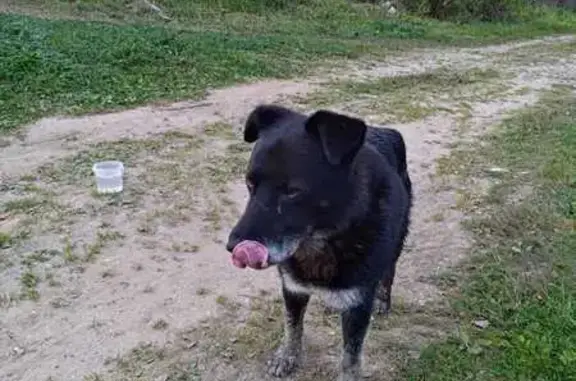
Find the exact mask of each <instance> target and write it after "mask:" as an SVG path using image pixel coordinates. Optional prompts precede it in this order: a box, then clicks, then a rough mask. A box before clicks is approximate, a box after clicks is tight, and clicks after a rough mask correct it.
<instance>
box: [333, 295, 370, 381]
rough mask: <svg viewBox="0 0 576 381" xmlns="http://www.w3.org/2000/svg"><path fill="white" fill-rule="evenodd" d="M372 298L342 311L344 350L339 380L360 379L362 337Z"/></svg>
mask: <svg viewBox="0 0 576 381" xmlns="http://www.w3.org/2000/svg"><path fill="white" fill-rule="evenodd" d="M372 307H373V300H370V301H366V302H365V303H363V304H361V305H360V306H357V307H354V308H351V309H349V310H347V311H344V312H343V313H342V316H341V318H342V336H343V341H344V348H343V349H344V351H343V355H342V363H341V369H340V379H339V381H360V379H361V378H362V377H361V367H362V366H361V365H362V364H361V360H362V349H363V346H364V338H365V337H366V333H367V332H368V327H369V325H370V316H371V314H372Z"/></svg>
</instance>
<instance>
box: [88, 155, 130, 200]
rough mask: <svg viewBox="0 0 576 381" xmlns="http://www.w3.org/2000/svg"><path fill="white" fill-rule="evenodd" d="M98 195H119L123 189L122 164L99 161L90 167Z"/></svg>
mask: <svg viewBox="0 0 576 381" xmlns="http://www.w3.org/2000/svg"><path fill="white" fill-rule="evenodd" d="M92 169H93V171H94V175H95V176H96V189H97V191H98V193H119V192H122V190H123V189H124V164H122V162H120V161H101V162H99V163H95V164H94V166H93V167H92Z"/></svg>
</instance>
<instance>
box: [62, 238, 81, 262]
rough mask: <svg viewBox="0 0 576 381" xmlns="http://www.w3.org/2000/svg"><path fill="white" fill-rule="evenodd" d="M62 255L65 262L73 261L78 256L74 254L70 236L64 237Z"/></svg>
mask: <svg viewBox="0 0 576 381" xmlns="http://www.w3.org/2000/svg"><path fill="white" fill-rule="evenodd" d="M62 255H63V257H64V261H65V262H66V263H73V262H76V261H77V260H78V256H77V255H76V254H74V248H73V246H72V241H71V239H70V237H66V240H65V242H64V251H63V254H62Z"/></svg>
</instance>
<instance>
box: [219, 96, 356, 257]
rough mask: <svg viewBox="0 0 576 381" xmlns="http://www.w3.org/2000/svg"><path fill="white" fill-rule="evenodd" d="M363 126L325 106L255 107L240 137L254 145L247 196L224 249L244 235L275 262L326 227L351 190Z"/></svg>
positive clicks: (334, 219)
mask: <svg viewBox="0 0 576 381" xmlns="http://www.w3.org/2000/svg"><path fill="white" fill-rule="evenodd" d="M365 135H366V124H365V123H364V122H363V121H362V120H359V119H355V118H351V117H348V116H344V115H340V114H336V113H333V112H330V111H324V110H321V111H317V112H316V113H314V114H312V115H311V116H309V117H308V116H306V115H302V114H299V113H297V112H294V111H292V110H289V109H286V108H283V107H279V106H272V105H262V106H258V107H257V108H256V109H254V110H253V111H252V112H251V113H250V115H249V117H248V119H247V122H246V124H245V127H244V140H245V141H246V142H248V143H254V142H255V144H254V147H253V150H252V154H251V157H250V161H249V164H248V168H247V171H246V185H247V188H248V191H249V193H250V198H249V200H248V204H247V206H246V209H245V211H244V213H243V215H242V217H241V218H240V220H239V221H238V223H237V224H236V226H235V227H234V229H233V230H232V232H231V233H230V236H229V240H228V244H227V249H228V250H229V251H232V250H233V248H234V247H235V246H236V245H237V244H238V243H239V242H241V241H243V240H254V241H259V242H261V243H262V244H264V245H265V246H266V247H267V248H268V251H269V263H270V264H279V263H281V262H283V261H285V260H286V259H288V258H289V257H290V256H291V255H292V254H294V252H295V251H296V250H297V249H298V246H299V245H300V243H301V242H302V241H303V240H305V239H307V238H310V237H311V235H312V233H315V234H318V233H321V232H323V231H330V230H332V229H333V228H334V226H337V225H338V224H339V222H340V221H339V220H338V219H339V218H341V217H342V216H343V215H346V211H347V210H348V208H349V206H350V200H351V198H352V197H353V194H354V189H355V188H354V185H355V184H354V183H353V181H352V178H351V177H352V176H351V172H352V171H353V168H354V167H353V163H354V159H355V157H356V155H357V153H358V151H359V150H360V149H361V147H362V146H363V144H364V139H365Z"/></svg>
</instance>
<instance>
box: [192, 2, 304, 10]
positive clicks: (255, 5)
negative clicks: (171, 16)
mask: <svg viewBox="0 0 576 381" xmlns="http://www.w3.org/2000/svg"><path fill="white" fill-rule="evenodd" d="M197 1H198V3H206V4H207V5H209V6H210V7H211V8H220V9H222V10H225V11H228V12H245V13H263V12H266V11H278V10H285V9H289V8H291V7H294V6H298V5H310V4H312V3H314V2H315V0H197Z"/></svg>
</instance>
